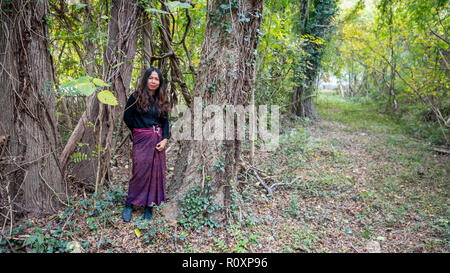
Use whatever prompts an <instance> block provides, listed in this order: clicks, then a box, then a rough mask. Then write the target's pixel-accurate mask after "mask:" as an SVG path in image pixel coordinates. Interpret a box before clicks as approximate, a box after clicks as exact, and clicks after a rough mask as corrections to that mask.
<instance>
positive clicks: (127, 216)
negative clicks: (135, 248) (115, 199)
mask: <svg viewBox="0 0 450 273" xmlns="http://www.w3.org/2000/svg"><path fill="white" fill-rule="evenodd" d="M132 212H133V205H132V204H128V203H127V204H125V207H124V208H123V212H122V219H123V221H124V222H126V223H128V222H130V221H131V214H132Z"/></svg>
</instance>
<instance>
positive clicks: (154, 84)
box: [147, 71, 159, 93]
mask: <svg viewBox="0 0 450 273" xmlns="http://www.w3.org/2000/svg"><path fill="white" fill-rule="evenodd" d="M147 87H148V89H149V90H150V91H152V93H154V92H155V91H156V89H158V87H159V76H158V73H156V71H153V72H152V74H150V77H148V80H147Z"/></svg>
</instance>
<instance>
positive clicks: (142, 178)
mask: <svg viewBox="0 0 450 273" xmlns="http://www.w3.org/2000/svg"><path fill="white" fill-rule="evenodd" d="M169 108H170V104H169V102H168V99H167V93H166V86H165V84H164V80H163V77H162V74H161V72H160V71H159V70H158V69H157V68H154V67H151V68H150V69H148V70H147V71H146V72H145V74H144V76H143V78H142V81H141V85H140V86H139V87H138V88H137V90H136V92H134V93H133V94H131V96H130V98H129V99H128V101H127V105H126V106H125V113H124V117H123V120H124V122H125V124H126V125H127V126H128V128H129V129H130V130H131V131H132V133H133V172H132V173H133V175H132V178H131V180H130V182H129V187H128V197H127V199H126V202H125V208H124V210H123V213H122V218H123V220H124V221H125V222H129V221H130V220H131V214H132V211H133V205H140V206H145V209H144V219H147V220H150V219H151V218H152V206H154V205H156V206H159V205H160V204H161V203H162V202H165V201H166V153H165V148H166V145H167V141H168V139H169V119H168V113H169Z"/></svg>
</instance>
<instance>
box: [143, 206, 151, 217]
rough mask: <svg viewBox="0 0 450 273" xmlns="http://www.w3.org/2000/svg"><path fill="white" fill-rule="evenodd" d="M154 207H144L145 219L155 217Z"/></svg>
mask: <svg viewBox="0 0 450 273" xmlns="http://www.w3.org/2000/svg"><path fill="white" fill-rule="evenodd" d="M152 209H153V208H152V207H145V209H144V220H152V217H153V211H152Z"/></svg>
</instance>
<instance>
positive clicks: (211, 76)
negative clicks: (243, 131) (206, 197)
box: [166, 0, 263, 219]
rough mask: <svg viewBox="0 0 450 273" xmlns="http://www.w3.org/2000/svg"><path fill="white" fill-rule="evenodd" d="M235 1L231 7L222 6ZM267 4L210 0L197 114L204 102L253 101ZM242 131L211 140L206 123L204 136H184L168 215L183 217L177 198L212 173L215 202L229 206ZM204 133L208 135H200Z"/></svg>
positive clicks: (197, 89)
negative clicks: (256, 60) (262, 20)
mask: <svg viewBox="0 0 450 273" xmlns="http://www.w3.org/2000/svg"><path fill="white" fill-rule="evenodd" d="M230 3H232V4H231V7H227V8H226V9H224V8H222V7H223V6H225V5H229V4H230ZM262 7H263V1H262V0H243V1H239V2H237V1H231V2H230V1H227V0H222V1H219V0H212V1H208V7H207V18H206V29H205V38H204V40H203V43H202V53H201V61H200V65H199V69H198V74H197V78H196V83H195V87H194V101H193V104H192V107H191V111H192V112H193V113H194V115H195V114H198V112H195V111H196V110H195V109H200V108H202V106H203V108H205V107H206V106H207V105H218V106H223V105H224V104H230V105H243V106H245V105H247V104H248V101H249V99H250V96H251V89H252V87H253V84H254V79H255V73H254V69H255V68H254V65H255V59H256V58H255V57H256V55H255V50H256V48H257V38H258V37H257V36H258V35H257V31H258V28H259V26H260V23H261V19H262ZM219 11H220V12H219ZM220 13H221V14H222V15H220ZM243 18H247V19H248V20H247V19H246V20H247V21H245V20H242V19H243ZM240 19H241V20H240ZM230 30H231V31H230ZM213 87H214V88H213ZM195 98H201V100H202V103H203V105H202V104H199V103H198V102H197V103H196V101H195ZM222 110H223V108H222ZM212 120H214V117H210V116H209V117H208V116H206V115H204V116H203V119H202V122H201V123H200V126H202V125H203V128H204V125H205V123H211V121H212ZM194 126H195V124H194ZM194 126H193V127H194ZM194 130H195V129H194ZM236 136H237V135H236V132H235V135H234V137H235V139H232V140H223V139H219V140H209V141H208V140H205V138H207V137H208V134H207V133H206V132H205V129H203V136H201V135H200V136H198V135H197V136H194V140H191V141H183V143H182V148H181V149H180V152H179V154H178V156H177V162H176V166H177V168H176V169H175V172H174V177H175V178H174V179H175V180H174V181H171V183H170V184H169V185H168V194H169V196H171V198H170V200H169V202H168V205H167V208H166V216H167V217H168V218H172V219H176V218H177V216H178V212H179V207H178V202H177V201H178V200H180V199H182V198H183V197H184V196H185V194H186V193H187V192H188V190H189V189H191V188H192V187H193V186H197V185H202V188H204V186H205V181H206V180H207V179H206V177H209V181H210V182H211V184H212V187H213V188H212V189H210V190H212V193H211V194H213V195H214V200H215V202H217V203H218V204H219V205H223V206H224V207H225V209H227V208H229V204H230V203H229V202H230V200H231V198H230V187H231V186H232V185H233V184H234V183H235V182H236V177H237V171H238V167H239V158H240V152H241V142H240V141H239V140H238V139H237V137H236ZM198 137H200V138H201V139H202V140H196V138H198ZM220 167H223V168H220ZM224 215H225V216H226V215H227V214H224Z"/></svg>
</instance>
